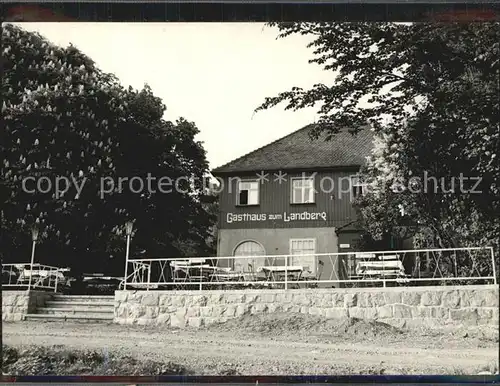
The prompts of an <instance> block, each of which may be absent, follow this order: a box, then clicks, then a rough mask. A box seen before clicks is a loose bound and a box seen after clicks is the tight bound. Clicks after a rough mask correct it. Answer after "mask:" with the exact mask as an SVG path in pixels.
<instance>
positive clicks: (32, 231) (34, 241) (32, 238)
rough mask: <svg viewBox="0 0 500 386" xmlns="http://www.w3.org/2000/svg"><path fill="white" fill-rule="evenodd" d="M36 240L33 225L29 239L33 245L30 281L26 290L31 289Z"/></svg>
mask: <svg viewBox="0 0 500 386" xmlns="http://www.w3.org/2000/svg"><path fill="white" fill-rule="evenodd" d="M37 240H38V228H36V227H33V228H31V241H32V242H33V245H32V247H31V264H30V281H29V284H28V291H29V290H30V289H31V280H32V278H33V263H34V262H35V246H36V242H37Z"/></svg>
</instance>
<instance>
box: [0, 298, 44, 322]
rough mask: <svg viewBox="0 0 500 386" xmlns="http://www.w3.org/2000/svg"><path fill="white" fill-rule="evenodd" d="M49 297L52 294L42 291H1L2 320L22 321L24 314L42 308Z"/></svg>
mask: <svg viewBox="0 0 500 386" xmlns="http://www.w3.org/2000/svg"><path fill="white" fill-rule="evenodd" d="M51 297H52V293H49V292H44V291H29V292H28V291H2V320H5V321H7V322H15V321H20V320H23V319H24V316H25V315H26V314H29V313H32V312H34V311H35V310H36V307H37V306H39V307H40V306H43V305H44V304H45V302H46V301H47V300H48V299H50V298H51Z"/></svg>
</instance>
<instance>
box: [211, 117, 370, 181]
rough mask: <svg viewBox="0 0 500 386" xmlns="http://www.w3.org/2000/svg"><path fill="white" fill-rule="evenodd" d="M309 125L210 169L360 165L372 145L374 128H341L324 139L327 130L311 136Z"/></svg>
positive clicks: (236, 170)
mask: <svg viewBox="0 0 500 386" xmlns="http://www.w3.org/2000/svg"><path fill="white" fill-rule="evenodd" d="M312 128H313V125H308V126H306V127H303V128H302V129H300V130H297V131H295V132H293V133H291V134H288V135H287V136H285V137H283V138H280V139H278V140H276V141H274V142H271V143H270V144H268V145H265V146H263V147H261V148H259V149H257V150H254V151H252V152H250V153H248V154H246V155H244V156H242V157H240V158H237V159H235V160H233V161H231V162H229V163H227V164H225V165H222V166H219V167H218V168H215V169H214V170H213V171H212V173H213V174H215V175H217V174H221V173H238V172H253V171H261V170H286V169H288V170H290V169H307V168H334V167H343V166H344V167H347V166H361V165H363V164H364V163H365V161H366V157H367V156H368V155H370V152H371V149H372V148H373V132H372V131H371V130H370V129H369V128H365V129H363V130H361V131H360V132H359V133H358V134H355V135H353V134H351V133H350V132H349V131H348V130H347V129H345V130H341V131H340V132H339V133H337V134H335V135H334V136H333V138H332V139H331V140H330V141H325V137H326V134H324V135H322V136H321V137H320V138H318V139H316V140H312V139H311V138H310V137H309V132H310V130H311V129H312Z"/></svg>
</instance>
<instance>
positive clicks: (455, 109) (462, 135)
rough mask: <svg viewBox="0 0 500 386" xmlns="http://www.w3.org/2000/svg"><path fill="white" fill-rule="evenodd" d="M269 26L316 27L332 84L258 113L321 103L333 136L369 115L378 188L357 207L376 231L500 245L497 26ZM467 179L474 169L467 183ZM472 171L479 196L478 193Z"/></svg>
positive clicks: (319, 53)
mask: <svg viewBox="0 0 500 386" xmlns="http://www.w3.org/2000/svg"><path fill="white" fill-rule="evenodd" d="M272 25H274V26H277V27H278V29H279V31H280V34H279V37H280V38H284V37H287V36H290V35H293V34H301V35H308V36H311V38H312V42H311V44H310V47H311V48H312V49H313V56H314V57H313V58H312V59H311V60H310V62H311V63H315V64H318V65H321V66H323V68H324V70H325V71H328V72H330V73H331V74H332V82H331V84H328V85H325V84H317V85H314V86H313V87H312V88H311V89H309V90H303V89H301V88H299V87H294V88H292V89H291V90H290V91H286V92H282V93H280V94H278V95H277V96H275V97H270V98H266V100H265V101H264V103H263V104H262V105H261V106H259V107H258V108H257V111H258V110H263V109H268V108H271V107H273V106H276V105H278V104H280V103H282V102H285V103H286V106H285V109H292V110H297V109H301V108H305V107H310V106H315V105H319V111H318V112H319V114H320V115H321V116H320V119H319V121H318V124H317V125H316V126H315V128H314V130H313V131H312V132H311V135H312V136H313V137H315V138H319V137H320V135H321V136H324V138H326V139H327V140H332V139H333V140H334V135H335V133H336V132H338V130H339V129H340V128H342V127H349V128H351V130H352V132H353V133H356V132H358V131H359V130H363V129H364V128H365V127H366V124H367V123H369V125H370V126H371V128H372V130H374V132H375V135H376V138H377V141H379V142H378V144H376V146H375V150H374V154H372V157H371V160H370V162H369V163H368V164H367V166H366V168H365V169H364V171H363V174H364V175H365V178H366V179H367V181H369V186H368V187H369V188H370V189H369V190H370V192H369V193H368V194H366V195H365V196H364V197H362V198H361V199H360V201H359V202H358V207H359V209H360V212H361V215H362V216H361V221H362V223H363V224H364V226H365V227H366V228H367V229H368V231H369V232H370V234H371V235H372V236H373V237H374V238H375V239H381V238H383V237H384V236H385V235H387V234H395V235H397V236H400V237H409V236H411V235H412V232H413V233H415V232H418V233H419V235H420V236H421V237H419V238H417V239H420V240H422V237H423V234H425V235H427V236H426V237H424V239H425V243H426V244H427V245H429V243H430V244H433V245H436V246H442V247H445V246H468V245H474V246H477V245H483V246H484V245H492V246H494V247H496V250H497V251H498V235H499V234H500V221H499V217H498V213H500V199H499V198H500V194H499V193H500V190H499V189H500V186H499V181H500V162H499V149H500V128H499V120H498V116H499V115H498V112H499V111H500V106H499V98H498V95H499V89H498V88H499V81H498V80H499V61H498V57H499V41H500V39H499V38H500V27H499V24H498V23H481V24H479V23H471V24H462V23H461V24H450V23H447V24H439V23H432V24H430V23H417V24H410V25H409V24H394V23H273V24H272ZM425 176H427V177H428V178H429V179H430V181H428V184H427V186H424V184H425ZM460 176H462V177H463V178H465V177H467V178H468V180H467V181H464V183H463V184H464V185H463V186H464V187H463V189H460V186H459V178H460ZM416 177H419V178H420V179H418V178H416ZM431 177H435V178H436V179H437V185H438V187H437V190H436V189H435V185H433V184H434V182H433V180H432V179H431ZM452 177H453V178H454V179H455V184H456V185H455V189H454V190H453V191H451V189H450V185H451V183H452V181H453V179H452ZM476 177H480V178H481V184H480V185H479V186H478V187H476V189H475V190H481V192H480V193H475V192H472V191H471V189H472V188H473V187H474V186H473V185H475V182H474V181H472V180H471V179H470V178H476ZM441 181H444V186H445V189H444V190H443V189H442V187H441V186H440V185H441ZM410 188H411V189H410ZM425 188H426V189H425ZM410 190H411V191H410ZM428 230H430V232H428Z"/></svg>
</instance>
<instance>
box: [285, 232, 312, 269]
mask: <svg viewBox="0 0 500 386" xmlns="http://www.w3.org/2000/svg"><path fill="white" fill-rule="evenodd" d="M315 253H316V239H291V240H290V255H292V257H291V259H290V260H291V261H290V265H301V266H302V267H303V268H304V271H310V272H311V273H312V274H314V275H315V274H316V268H317V267H316V256H315Z"/></svg>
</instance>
